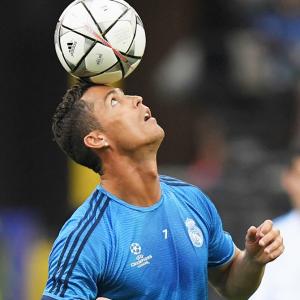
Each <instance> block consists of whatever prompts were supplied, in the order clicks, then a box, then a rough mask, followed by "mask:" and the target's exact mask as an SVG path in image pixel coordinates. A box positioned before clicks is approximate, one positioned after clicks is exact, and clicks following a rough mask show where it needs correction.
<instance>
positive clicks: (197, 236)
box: [185, 218, 203, 247]
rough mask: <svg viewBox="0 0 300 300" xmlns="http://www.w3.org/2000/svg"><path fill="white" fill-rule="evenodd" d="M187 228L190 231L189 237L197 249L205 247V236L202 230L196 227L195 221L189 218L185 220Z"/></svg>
mask: <svg viewBox="0 0 300 300" xmlns="http://www.w3.org/2000/svg"><path fill="white" fill-rule="evenodd" d="M185 226H186V227H187V229H188V233H189V237H190V239H191V241H192V243H193V245H194V246H195V247H201V246H202V245H203V234H202V231H201V230H200V228H199V227H198V226H197V225H196V223H195V221H194V220H193V219H189V218H187V219H186V220H185Z"/></svg>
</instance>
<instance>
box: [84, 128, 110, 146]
mask: <svg viewBox="0 0 300 300" xmlns="http://www.w3.org/2000/svg"><path fill="white" fill-rule="evenodd" d="M84 144H85V145H86V146H87V147H88V148H93V149H103V148H106V147H108V146H109V144H108V142H107V140H106V137H105V135H104V134H102V133H100V132H98V131H92V132H90V133H89V134H87V135H86V136H85V137H84Z"/></svg>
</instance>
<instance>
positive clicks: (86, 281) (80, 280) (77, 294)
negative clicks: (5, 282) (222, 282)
mask: <svg viewBox="0 0 300 300" xmlns="http://www.w3.org/2000/svg"><path fill="white" fill-rule="evenodd" d="M160 186H161V191H162V193H161V199H160V200H159V201H158V202H157V203H155V204H154V205H152V206H150V207H138V206H134V205H130V204H128V203H126V202H124V201H122V200H121V199H119V198H117V197H115V196H114V195H112V194H110V193H109V192H107V191H106V190H104V189H103V188H102V187H101V186H98V187H97V188H96V190H95V192H94V193H93V194H92V195H91V196H90V197H89V198H88V199H87V200H86V201H85V202H84V203H83V205H81V206H80V207H79V208H78V209H77V210H76V212H75V213H74V214H73V216H72V217H71V218H70V219H69V220H68V221H67V223H66V224H65V225H64V226H63V228H62V230H61V231H60V233H59V236H58V238H57V239H56V241H55V243H54V245H53V249H52V251H51V254H50V257H49V278H48V281H47V286H46V289H45V291H44V296H43V298H42V300H50V299H70V300H71V299H72V300H75V299H76V300H79V299H81V300H95V299H96V298H97V297H99V296H103V297H107V298H110V299H118V300H119V299H163V300H166V299H172V300H173V299H174V300H175V299H178V300H179V299H180V300H182V299H189V300H193V299H201V300H202V299H207V286H208V276H207V270H208V267H210V266H212V267H214V266H220V265H222V264H225V263H227V262H229V261H230V259H231V258H232V257H233V254H234V244H233V242H232V239H231V237H230V235H229V234H227V233H226V232H224V231H223V229H222V223H221V220H220V217H219V215H218V213H217V211H216V208H215V207H214V205H213V204H212V203H211V201H210V200H209V199H208V198H207V197H206V196H205V195H204V194H203V193H202V192H201V191H200V190H199V189H198V188H197V187H195V186H192V185H189V184H187V183H185V182H182V181H179V180H177V179H174V178H171V177H166V176H161V177H160Z"/></svg>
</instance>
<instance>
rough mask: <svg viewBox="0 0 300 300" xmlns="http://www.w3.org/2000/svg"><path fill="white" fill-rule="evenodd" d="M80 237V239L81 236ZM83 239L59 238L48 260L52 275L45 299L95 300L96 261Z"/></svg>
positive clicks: (96, 292) (48, 282)
mask: <svg viewBox="0 0 300 300" xmlns="http://www.w3.org/2000/svg"><path fill="white" fill-rule="evenodd" d="M78 237H79V236H78ZM93 252H94V251H93V249H92V247H91V245H90V244H89V243H86V241H85V240H84V238H77V239H76V235H73V236H72V233H71V234H68V235H65V237H61V236H59V237H58V239H57V240H56V241H55V243H54V246H53V249H52V251H51V254H50V257H49V276H48V281H47V285H46V288H45V290H44V293H43V297H42V300H52V299H56V300H62V299H63V300H66V299H69V300H71V299H72V300H74V299H76V300H92V299H93V300H95V299H96V298H97V294H98V290H97V280H98V278H99V274H98V272H97V260H96V258H95V257H96V256H95V255H94V253H93Z"/></svg>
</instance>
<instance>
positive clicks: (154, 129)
mask: <svg viewBox="0 0 300 300" xmlns="http://www.w3.org/2000/svg"><path fill="white" fill-rule="evenodd" d="M83 99H84V100H85V101H87V102H90V103H93V106H94V115H95V117H96V119H97V120H98V121H99V123H100V124H101V127H102V129H103V133H104V134H105V136H106V138H107V141H108V143H109V144H110V146H112V147H114V148H115V149H118V150H119V151H121V152H124V151H125V152H127V151H133V150H137V149H139V148H140V147H142V146H146V145H157V146H158V145H159V144H160V143H161V141H162V139H163V137H164V131H163V129H162V128H161V127H160V126H159V125H158V124H157V122H156V119H155V118H153V117H152V116H151V112H150V109H149V108H148V107H147V106H145V105H144V104H143V103H142V98H141V97H139V96H129V95H125V94H124V93H123V91H122V90H121V89H118V88H112V87H108V86H94V87H91V88H89V89H88V90H87V91H86V93H85V94H84V96H83Z"/></svg>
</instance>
